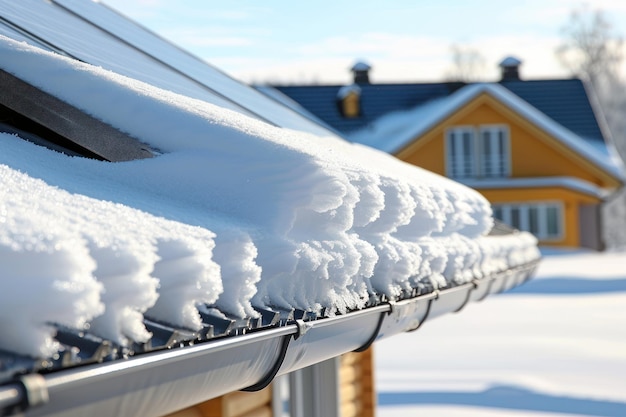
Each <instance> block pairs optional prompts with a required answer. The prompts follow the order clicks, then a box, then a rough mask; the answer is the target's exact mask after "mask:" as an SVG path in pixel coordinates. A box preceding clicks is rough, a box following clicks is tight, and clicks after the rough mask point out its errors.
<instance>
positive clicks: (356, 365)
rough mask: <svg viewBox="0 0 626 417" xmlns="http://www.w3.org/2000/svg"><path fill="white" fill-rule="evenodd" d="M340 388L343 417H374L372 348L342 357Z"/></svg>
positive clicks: (374, 394)
mask: <svg viewBox="0 0 626 417" xmlns="http://www.w3.org/2000/svg"><path fill="white" fill-rule="evenodd" d="M339 386H340V387H341V388H340V393H339V402H340V404H341V405H340V409H341V414H340V415H341V417H374V415H375V411H376V390H375V387H374V363H373V348H372V347H370V348H369V349H368V350H366V351H365V352H361V353H356V352H351V353H346V354H345V355H342V356H341V365H340V368H339Z"/></svg>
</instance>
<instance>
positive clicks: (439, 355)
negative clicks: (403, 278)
mask: <svg viewBox="0 0 626 417" xmlns="http://www.w3.org/2000/svg"><path fill="white" fill-rule="evenodd" d="M544 256H545V257H544V260H543V261H542V264H541V266H540V268H539V271H538V273H537V276H536V277H535V279H534V280H532V281H530V282H528V283H527V284H525V285H523V286H521V287H519V288H517V289H514V290H512V291H510V292H508V293H505V294H502V295H498V296H494V297H491V298H488V299H487V300H486V301H485V302H483V303H474V304H471V305H469V306H468V307H467V308H466V309H465V310H464V311H462V312H461V313H460V314H450V315H446V316H443V317H441V318H438V319H437V320H436V321H433V322H428V323H426V324H425V325H424V327H422V328H421V329H420V330H419V331H418V332H416V333H410V334H404V335H399V336H396V337H394V338H391V339H388V340H383V341H381V342H379V343H377V344H376V361H377V362H376V383H377V389H378V392H379V396H378V402H379V407H378V416H379V417H391V416H394V417H395V416H429V417H440V416H441V417H443V416H445V417H468V416H472V417H474V416H480V417H483V416H484V417H492V416H493V417H495V416H511V417H531V416H532V417H548V416H554V417H556V416H559V417H564V416H607V417H624V416H626V252H621V253H606V254H597V253H588V252H557V251H549V252H546V253H544Z"/></svg>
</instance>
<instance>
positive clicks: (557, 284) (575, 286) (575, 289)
mask: <svg viewBox="0 0 626 417" xmlns="http://www.w3.org/2000/svg"><path fill="white" fill-rule="evenodd" d="M610 292H626V278H617V279H583V278H580V279H579V278H571V277H553V278H542V279H535V280H531V281H528V282H527V283H525V284H524V285H521V286H519V287H516V288H513V289H512V290H509V291H507V292H505V293H503V294H509V295H515V294H550V295H559V294H563V295H567V294H597V293H610ZM625 415H626V414H625Z"/></svg>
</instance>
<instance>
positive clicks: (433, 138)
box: [276, 58, 624, 249]
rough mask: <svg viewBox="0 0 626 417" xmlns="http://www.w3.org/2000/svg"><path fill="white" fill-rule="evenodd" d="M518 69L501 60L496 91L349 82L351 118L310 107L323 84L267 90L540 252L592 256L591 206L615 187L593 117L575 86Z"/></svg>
mask: <svg viewBox="0 0 626 417" xmlns="http://www.w3.org/2000/svg"><path fill="white" fill-rule="evenodd" d="M519 64H520V62H519V61H517V60H515V59H514V58H507V59H506V60H504V61H503V62H502V64H501V66H502V67H503V79H502V81H501V82H499V83H477V84H464V83H429V84H369V83H368V82H367V80H366V81H365V82H360V83H359V82H358V80H356V79H355V83H358V87H359V92H360V96H359V100H360V101H359V102H358V104H360V108H359V109H358V112H359V114H361V117H359V118H358V119H356V120H355V118H354V117H352V118H347V117H345V116H343V117H342V115H340V114H339V115H337V114H334V113H333V112H332V110H330V109H329V108H328V107H326V108H323V106H322V105H321V104H319V103H323V102H324V100H323V96H327V100H326V101H327V102H329V101H330V100H331V97H330V95H331V94H332V91H333V87H332V86H283V87H276V88H277V89H278V90H280V91H281V92H282V93H284V94H286V95H288V96H289V97H290V98H292V99H293V100H295V101H297V102H298V103H299V104H300V105H302V106H303V107H304V108H305V109H307V110H309V111H310V112H312V113H313V114H314V115H315V116H317V117H319V118H320V119H322V120H324V121H325V122H327V123H328V124H329V125H330V126H332V127H333V128H335V129H337V130H338V131H340V132H341V133H342V134H343V135H344V136H345V137H346V138H347V139H348V140H350V141H352V142H357V143H362V144H365V145H368V146H372V147H374V148H377V149H380V150H383V151H386V152H388V153H391V154H393V155H396V156H397V157H398V158H400V159H401V160H403V161H406V162H408V163H411V164H414V165H417V166H420V167H423V168H426V169H429V170H431V171H433V172H436V173H438V174H442V175H446V176H448V177H450V178H453V179H455V180H457V181H459V182H462V183H464V184H466V185H469V186H471V187H473V188H475V189H477V190H478V191H480V192H481V193H482V194H483V195H485V197H487V199H488V200H489V201H491V202H492V204H493V210H494V215H495V217H498V218H500V219H501V220H503V221H504V222H505V223H507V224H510V225H512V226H514V227H515V228H518V229H521V230H527V231H530V232H532V233H533V234H535V235H536V236H537V237H538V239H539V241H540V243H541V244H543V245H550V246H568V247H587V248H593V249H602V248H603V246H604V245H603V239H602V235H601V232H602V219H601V210H600V208H601V205H602V203H603V202H604V201H605V200H606V199H607V198H608V197H609V196H610V195H611V194H612V193H613V192H614V191H616V190H617V189H619V188H620V187H621V186H622V185H623V183H624V168H623V165H622V162H621V161H620V160H619V157H617V155H616V153H614V152H613V151H612V149H611V147H610V145H607V139H606V138H607V137H608V134H607V133H606V129H604V128H603V123H602V116H601V115H600V114H599V111H598V110H597V109H596V108H594V106H593V101H592V100H590V98H589V97H590V95H589V94H588V91H587V89H586V87H585V86H584V84H583V83H582V82H581V81H580V80H577V79H568V80H533V81H523V80H520V79H519V74H518V67H519ZM335 91H337V87H335ZM336 100H338V101H339V102H340V104H341V101H342V100H343V96H341V95H337V96H336ZM351 100H352V102H351V103H350V105H351V106H354V98H352V99H351ZM343 104H344V105H347V104H348V103H343ZM329 107H330V106H329Z"/></svg>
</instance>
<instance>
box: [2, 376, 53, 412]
mask: <svg viewBox="0 0 626 417" xmlns="http://www.w3.org/2000/svg"><path fill="white" fill-rule="evenodd" d="M2 388H3V389H6V390H7V391H6V392H0V416H5V415H7V416H8V415H12V414H16V413H23V412H24V411H26V410H28V409H29V408H31V407H36V406H38V405H42V404H45V403H47V402H48V401H49V400H50V397H49V395H48V387H47V386H46V380H45V378H44V377H43V375H40V374H28V375H23V376H22V377H20V378H19V379H17V380H16V381H14V382H13V383H12V384H9V385H6V386H2Z"/></svg>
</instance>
